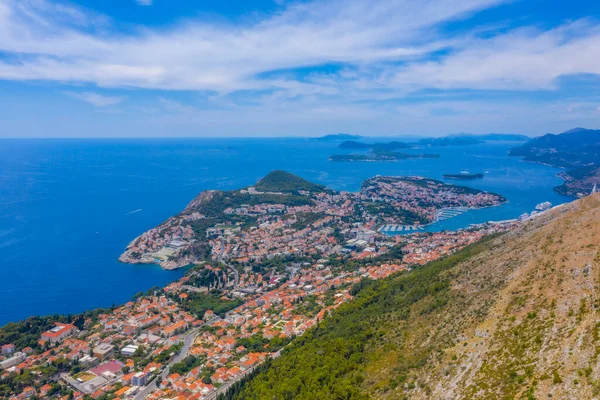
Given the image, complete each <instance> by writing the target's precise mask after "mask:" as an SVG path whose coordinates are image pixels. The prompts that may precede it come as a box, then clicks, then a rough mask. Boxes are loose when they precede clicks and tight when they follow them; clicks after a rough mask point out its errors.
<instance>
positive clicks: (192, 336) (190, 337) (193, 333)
mask: <svg viewBox="0 0 600 400" xmlns="http://www.w3.org/2000/svg"><path fill="white" fill-rule="evenodd" d="M215 319H216V318H215ZM215 319H212V320H210V321H208V322H205V323H204V324H202V325H200V326H198V327H196V328H194V329H192V330H190V331H189V332H188V333H187V334H186V335H185V338H184V339H183V347H182V348H181V350H179V352H178V353H177V354H176V355H175V357H173V359H172V360H171V361H169V363H168V364H167V365H166V366H165V368H164V369H163V371H162V372H161V373H160V377H161V378H162V379H165V378H166V377H167V375H168V374H169V369H171V366H172V365H173V364H177V363H178V362H181V361H183V359H184V358H185V357H187V355H188V351H189V349H190V347H191V346H192V345H193V344H194V341H195V340H196V337H197V336H198V333H199V332H200V329H201V328H202V327H203V326H204V325H207V324H210V323H212V322H214V321H215ZM157 379H158V378H156V379H154V380H153V381H152V382H150V384H148V386H146V387H145V388H144V390H142V391H140V392H139V393H138V394H136V395H135V397H134V400H143V399H145V398H146V396H148V395H149V394H150V393H152V392H153V391H154V390H156V381H157Z"/></svg>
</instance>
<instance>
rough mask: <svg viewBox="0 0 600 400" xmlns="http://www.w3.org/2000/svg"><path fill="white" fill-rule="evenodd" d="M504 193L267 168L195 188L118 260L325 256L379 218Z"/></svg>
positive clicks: (487, 201) (408, 217)
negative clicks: (248, 179) (220, 187)
mask: <svg viewBox="0 0 600 400" xmlns="http://www.w3.org/2000/svg"><path fill="white" fill-rule="evenodd" d="M505 201H506V199H505V198H504V197H502V196H501V195H499V194H496V193H488V192H484V191H480V190H476V189H472V188H468V187H464V186H456V185H449V184H446V183H444V182H441V181H436V180H433V179H426V178H422V177H381V176H378V177H374V178H371V179H368V180H366V181H365V182H364V183H363V185H362V187H361V189H360V191H358V192H356V193H353V192H338V191H334V190H332V189H328V188H326V187H325V186H322V185H318V184H314V183H311V182H309V181H307V180H305V179H303V178H301V177H298V176H296V175H293V174H291V173H289V172H285V171H273V172H271V173H269V174H268V175H266V176H265V177H264V178H262V179H261V180H259V181H258V182H257V183H256V184H255V185H254V186H252V187H247V188H243V189H240V190H232V191H217V190H209V191H205V192H202V193H200V194H199V195H198V196H197V197H196V198H195V199H194V200H192V201H191V202H190V204H189V205H188V206H187V207H186V208H185V209H184V210H183V211H182V212H181V213H179V214H178V215H176V216H174V217H171V218H169V219H167V220H166V221H165V222H163V223H162V224H160V225H159V226H157V227H156V228H153V229H150V230H149V231H147V232H145V233H143V234H142V235H140V236H139V237H137V238H136V239H134V240H133V241H132V242H131V243H130V244H129V246H128V247H127V249H126V251H125V252H124V253H123V254H122V255H121V257H120V258H119V260H120V261H121V262H125V263H152V264H159V265H160V266H161V267H163V268H165V269H174V268H181V267H184V266H187V265H198V264H202V263H205V262H228V263H229V262H236V263H244V264H245V265H249V266H251V265H254V264H258V263H260V262H262V261H264V259H265V258H268V257H272V256H273V254H275V255H278V256H282V257H284V256H290V255H311V254H314V253H315V252H318V254H320V255H321V256H324V257H329V256H334V255H339V254H341V253H343V252H344V251H345V250H344V246H343V244H344V238H348V237H353V236H354V237H356V236H359V237H360V236H364V237H369V238H376V237H377V236H378V235H379V233H376V231H377V230H378V228H381V227H382V226H388V225H396V226H415V227H419V226H424V225H427V224H430V223H433V222H435V221H436V220H438V219H439V217H440V211H443V210H446V209H461V210H466V209H475V208H482V207H491V206H497V205H500V204H502V203H504V202H505ZM369 240H370V239H369Z"/></svg>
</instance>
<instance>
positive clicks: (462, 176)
mask: <svg viewBox="0 0 600 400" xmlns="http://www.w3.org/2000/svg"><path fill="white" fill-rule="evenodd" d="M444 178H445V179H458V180H473V179H483V174H463V173H460V174H444Z"/></svg>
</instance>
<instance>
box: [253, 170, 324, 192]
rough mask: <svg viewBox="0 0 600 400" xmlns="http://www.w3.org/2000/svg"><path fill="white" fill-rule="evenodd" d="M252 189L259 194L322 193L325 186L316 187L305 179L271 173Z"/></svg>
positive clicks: (275, 172)
mask: <svg viewBox="0 0 600 400" xmlns="http://www.w3.org/2000/svg"><path fill="white" fill-rule="evenodd" d="M254 188H255V189H256V190H258V191H261V192H283V193H291V192H298V191H300V190H303V191H307V192H324V191H325V190H326V188H325V186H323V185H317V184H315V183H312V182H309V181H307V180H306V179H303V178H300V177H299V176H297V175H294V174H291V173H289V172H286V171H281V170H277V171H273V172H270V173H269V174H267V175H266V176H265V177H264V178H262V179H261V180H259V181H258V182H257V183H256V185H254Z"/></svg>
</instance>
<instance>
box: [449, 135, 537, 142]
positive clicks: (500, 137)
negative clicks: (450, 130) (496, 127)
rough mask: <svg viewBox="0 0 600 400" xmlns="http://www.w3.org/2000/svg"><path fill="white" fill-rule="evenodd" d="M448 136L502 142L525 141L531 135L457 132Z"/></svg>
mask: <svg viewBox="0 0 600 400" xmlns="http://www.w3.org/2000/svg"><path fill="white" fill-rule="evenodd" d="M448 137H471V138H475V139H480V140H486V141H504V142H525V141H527V140H530V139H531V137H529V136H525V135H518V134H514V133H486V134H482V135H478V134H470V133H457V134H454V135H449V136H448Z"/></svg>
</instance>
